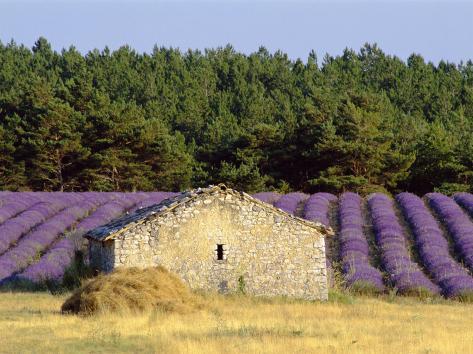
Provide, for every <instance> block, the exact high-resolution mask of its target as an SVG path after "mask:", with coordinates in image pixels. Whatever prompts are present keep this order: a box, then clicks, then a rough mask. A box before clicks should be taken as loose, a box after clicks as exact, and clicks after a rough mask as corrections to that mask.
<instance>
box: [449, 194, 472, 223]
mask: <svg viewBox="0 0 473 354" xmlns="http://www.w3.org/2000/svg"><path fill="white" fill-rule="evenodd" d="M453 199H455V201H456V202H457V203H458V204H459V205H461V206H462V207H463V208H464V209H466V211H467V212H468V213H469V214H470V216H471V217H473V194H471V193H456V194H455V195H454V196H453Z"/></svg>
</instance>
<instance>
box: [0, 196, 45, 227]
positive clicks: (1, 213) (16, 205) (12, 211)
mask: <svg viewBox="0 0 473 354" xmlns="http://www.w3.org/2000/svg"><path fill="white" fill-rule="evenodd" d="M38 202H39V200H38V198H35V197H32V196H26V195H25V196H23V197H22V198H18V196H14V195H9V196H8V197H6V198H5V199H4V200H3V204H2V206H1V207H0V224H2V223H3V222H5V220H8V219H10V218H12V217H14V216H16V215H17V214H19V213H21V212H23V211H25V210H26V209H28V208H29V207H31V206H32V205H33V204H36V203H38Z"/></svg>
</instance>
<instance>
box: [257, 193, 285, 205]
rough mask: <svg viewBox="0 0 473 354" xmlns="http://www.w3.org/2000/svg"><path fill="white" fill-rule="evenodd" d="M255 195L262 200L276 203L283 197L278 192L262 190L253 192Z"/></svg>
mask: <svg viewBox="0 0 473 354" xmlns="http://www.w3.org/2000/svg"><path fill="white" fill-rule="evenodd" d="M253 197H254V198H256V199H259V200H261V201H262V202H265V203H268V204H272V205H274V203H276V202H277V201H278V200H279V198H281V194H279V193H277V192H260V193H256V194H253Z"/></svg>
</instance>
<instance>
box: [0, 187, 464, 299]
mask: <svg viewBox="0 0 473 354" xmlns="http://www.w3.org/2000/svg"><path fill="white" fill-rule="evenodd" d="M173 195H174V193H171V192H147V193H144V192H138V193H100V192H85V193H47V192H36V193H33V192H22V193H15V192H0V284H9V283H11V282H12V281H22V280H23V281H27V282H31V283H36V284H43V283H45V282H56V283H59V282H60V281H61V279H62V277H63V276H64V274H65V272H66V270H67V268H68V267H69V266H70V265H71V263H72V262H73V259H74V257H75V255H76V251H78V250H80V249H81V248H82V247H84V242H83V240H82V235H83V234H84V233H85V232H87V231H88V230H91V229H93V228H95V227H97V226H100V225H102V224H105V223H107V222H109V221H111V220H113V219H114V218H117V217H118V216H120V215H122V214H124V213H131V212H133V211H135V210H137V209H139V208H142V207H146V206H150V205H152V204H155V203H159V202H160V201H162V200H164V199H166V198H169V197H171V196H173ZM254 196H255V197H256V198H258V199H260V200H262V201H264V202H267V203H270V204H273V205H274V206H276V207H278V208H280V209H282V210H284V211H286V212H288V213H292V214H295V215H297V216H300V217H303V218H306V219H307V220H312V221H318V222H321V223H323V224H326V225H328V226H331V227H332V228H333V229H334V231H335V236H333V237H329V238H327V240H326V251H327V267H328V273H329V279H330V284H331V286H341V287H345V288H349V289H352V290H354V291H360V290H362V291H370V292H375V293H385V292H391V291H394V292H395V293H397V294H400V295H412V294H422V295H427V296H435V295H441V296H444V297H447V298H458V299H473V195H472V194H468V193H458V194H456V195H455V196H453V197H452V198H450V197H447V196H445V195H442V194H439V193H429V194H427V195H425V196H424V198H420V197H418V196H416V195H414V194H410V193H400V194H398V195H397V196H395V198H391V197H389V196H387V195H384V194H379V193H375V194H372V195H369V196H368V197H366V198H362V197H360V196H359V195H357V194H355V193H344V194H341V195H339V196H335V195H332V194H328V193H316V194H313V195H308V194H304V193H299V192H296V193H289V194H286V195H280V194H278V193H273V192H262V193H257V194H255V195H254Z"/></svg>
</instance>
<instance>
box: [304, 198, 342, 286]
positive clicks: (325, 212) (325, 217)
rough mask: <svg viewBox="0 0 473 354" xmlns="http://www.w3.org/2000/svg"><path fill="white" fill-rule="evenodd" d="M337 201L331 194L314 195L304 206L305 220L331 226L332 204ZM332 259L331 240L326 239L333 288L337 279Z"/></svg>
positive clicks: (326, 259) (327, 260)
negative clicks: (330, 213) (330, 211)
mask: <svg viewBox="0 0 473 354" xmlns="http://www.w3.org/2000/svg"><path fill="white" fill-rule="evenodd" d="M337 199H338V198H337V197H336V196H334V195H333V194H330V193H315V194H312V195H311V196H310V197H309V199H307V201H306V202H305V205H304V219H307V220H310V221H316V222H320V223H322V224H324V225H325V226H331V225H330V218H329V210H330V203H334V202H336V201H337ZM331 258H332V257H331V254H330V246H329V240H328V239H327V238H326V239H325V263H326V266H327V274H328V275H329V284H330V286H333V285H334V284H335V283H334V282H335V279H334V278H335V277H334V273H333V267H332V261H331Z"/></svg>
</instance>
